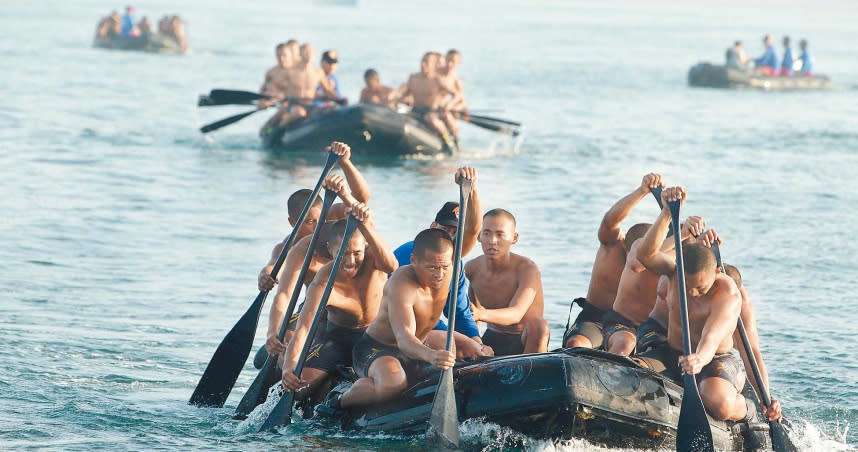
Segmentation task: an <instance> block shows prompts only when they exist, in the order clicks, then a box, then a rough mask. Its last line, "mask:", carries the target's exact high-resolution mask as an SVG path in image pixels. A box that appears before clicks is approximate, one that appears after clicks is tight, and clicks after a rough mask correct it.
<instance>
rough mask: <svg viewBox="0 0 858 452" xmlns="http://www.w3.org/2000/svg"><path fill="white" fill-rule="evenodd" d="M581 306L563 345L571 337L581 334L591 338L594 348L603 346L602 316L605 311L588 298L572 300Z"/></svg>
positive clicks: (565, 335)
mask: <svg viewBox="0 0 858 452" xmlns="http://www.w3.org/2000/svg"><path fill="white" fill-rule="evenodd" d="M572 302H573V303H577V304H578V305H579V306H581V312H580V313H578V317H576V318H575V323H573V324H572V326H570V327H569V329H568V330H566V334H564V335H563V346H564V347H565V346H566V341H567V340H569V338H570V337H572V336H576V335H581V336H584V337H586V338H587V339H589V340H590V342H591V343H592V344H593V348H596V349H598V348H601V347H602V316H603V315H605V311H603V310H601V309H599V308H597V307H595V306H593V305H591V304H590V303H588V302H587V299H586V298H576V299H575V300H573V301H572Z"/></svg>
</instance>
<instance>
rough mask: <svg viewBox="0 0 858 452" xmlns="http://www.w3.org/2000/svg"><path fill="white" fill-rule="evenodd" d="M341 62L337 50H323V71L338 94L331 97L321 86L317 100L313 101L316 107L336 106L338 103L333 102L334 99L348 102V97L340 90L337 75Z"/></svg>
mask: <svg viewBox="0 0 858 452" xmlns="http://www.w3.org/2000/svg"><path fill="white" fill-rule="evenodd" d="M339 64H340V60H339V56H338V55H337V51H336V50H325V51H324V52H322V61H321V67H322V71H323V72H324V73H325V77H326V79H327V80H328V83H330V84H331V89H332V90H333V91H334V93H336V96H335V97H333V98H331V97H330V96H328V95H327V94H326V92H325V90H324V89H323V88H322V87H321V86H319V88H318V89H317V90H316V100H314V101H313V108H314V109H331V108H336V107H337V104H336V103H334V102H331V101H332V100H338V101H340V103H341V104H342V103H345V102H346V98H345V97H343V95H342V93H341V92H340V80H339V79H338V78H337V76H336V72H337V68H338V67H339Z"/></svg>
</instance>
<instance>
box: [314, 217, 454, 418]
mask: <svg viewBox="0 0 858 452" xmlns="http://www.w3.org/2000/svg"><path fill="white" fill-rule="evenodd" d="M452 275H453V239H452V238H451V237H450V234H447V233H446V232H444V231H442V230H440V229H425V230H423V231H421V232H420V233H419V234H417V237H416V238H415V239H414V252H413V253H412V255H411V265H405V266H403V267H399V269H398V270H396V272H395V273H393V275H392V276H391V277H390V279H389V280H388V282H387V285H385V287H384V296H383V297H382V300H381V309H379V312H378V317H376V318H375V321H373V322H372V324H371V325H370V326H369V328H367V330H366V333H364V335H363V337H361V338H360V340H359V341H358V342H357V344H355V348H354V351H353V354H352V361H353V363H354V370H355V372H356V373H357V374H358V376H359V377H361V378H360V379H359V380H358V381H356V382H355V383H354V385H352V387H351V388H350V389H349V390H348V391H346V393H345V394H342V395H339V394H332V395H331V396H330V397H329V398H328V399H327V401H326V402H325V403H324V404H322V405H319V406H317V407H316V412H317V413H319V414H322V415H327V416H331V415H334V414H335V413H337V412H339V411H340V410H342V409H351V408H355V407H361V406H367V405H372V404H375V403H380V402H384V401H386V400H390V399H392V398H394V397H396V396H397V395H398V394H400V393H402V391H404V390H405V389H406V387H407V386H408V381H409V378H414V375H415V372H418V371H419V369H421V368H423V367H424V366H425V365H426V364H427V363H430V364H432V365H433V366H435V367H437V368H440V369H449V368H451V367H453V365H454V364H455V362H456V360H455V355H454V354H453V353H452V352H448V351H447V350H435V349H432V348H430V347H428V346H426V345H425V344H424V341H425V340H426V336H427V335H428V334H429V332H430V331H432V328H434V327H435V325H436V324H437V323H438V319H439V318H441V311H442V310H443V309H444V306H445V305H446V302H447V295H448V293H449V289H450V281H451V279H452Z"/></svg>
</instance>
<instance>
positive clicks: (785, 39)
mask: <svg viewBox="0 0 858 452" xmlns="http://www.w3.org/2000/svg"><path fill="white" fill-rule="evenodd" d="M783 43H784V47H789V36H784V39H783Z"/></svg>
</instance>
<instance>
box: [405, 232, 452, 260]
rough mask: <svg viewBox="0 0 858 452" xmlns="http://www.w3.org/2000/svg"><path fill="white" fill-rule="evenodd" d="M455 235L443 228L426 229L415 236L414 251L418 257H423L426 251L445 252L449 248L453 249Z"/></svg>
mask: <svg viewBox="0 0 858 452" xmlns="http://www.w3.org/2000/svg"><path fill="white" fill-rule="evenodd" d="M453 246H454V245H453V237H450V234H448V233H447V231H444V230H443V229H432V228H429V229H424V230H422V231H420V233H419V234H417V237H414V251H413V252H412V253H413V254H414V256H415V257H416V258H417V259H423V257H424V256H425V255H426V251H432V252H435V253H443V252H444V251H445V250H447V249H453Z"/></svg>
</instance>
